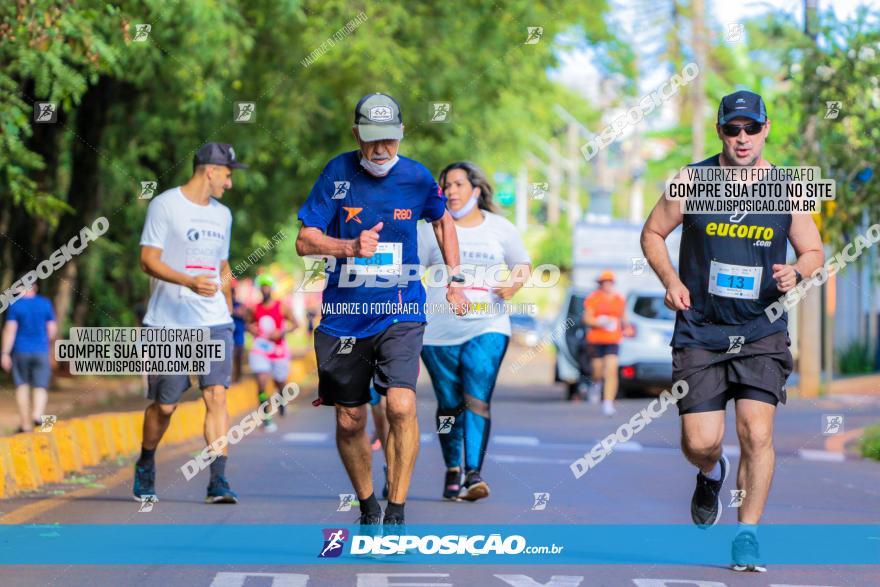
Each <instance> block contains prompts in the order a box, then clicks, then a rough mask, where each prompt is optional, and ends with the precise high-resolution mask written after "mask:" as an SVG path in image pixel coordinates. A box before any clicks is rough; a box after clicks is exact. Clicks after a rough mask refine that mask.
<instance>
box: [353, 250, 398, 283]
mask: <svg viewBox="0 0 880 587" xmlns="http://www.w3.org/2000/svg"><path fill="white" fill-rule="evenodd" d="M402 257H403V243H379V245H378V246H377V247H376V252H375V253H373V256H372V257H349V258H348V260H347V261H346V264H345V267H346V270H347V271H348V273H349V274H357V275H400V272H401V269H400V268H401V259H402Z"/></svg>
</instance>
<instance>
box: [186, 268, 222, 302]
mask: <svg viewBox="0 0 880 587" xmlns="http://www.w3.org/2000/svg"><path fill="white" fill-rule="evenodd" d="M187 287H189V288H190V289H191V290H193V291H194V292H195V293H197V294H199V295H200V296H205V297H206V298H210V297H211V296H213V295H214V294H216V293H217V290H218V289H219V286H218V285H217V282H216V281H214V276H213V275H211V274H210V273H205V274H203V275H196V276H194V277H193V278H192V279H190V282H189V285H188V286H187Z"/></svg>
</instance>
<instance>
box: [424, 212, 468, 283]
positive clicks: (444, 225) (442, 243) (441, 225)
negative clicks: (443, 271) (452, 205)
mask: <svg viewBox="0 0 880 587" xmlns="http://www.w3.org/2000/svg"><path fill="white" fill-rule="evenodd" d="M431 225H432V226H433V227H434V236H436V237H437V246H439V247H440V252H441V253H442V254H443V262H444V263H445V264H446V265H447V267H452V268H453V270H454V269H456V268H457V267H458V266H459V265H460V264H461V261H460V257H459V251H458V235H457V234H456V232H455V220H453V219H452V216H450V215H449V212H448V211H447V212H443V216H441V217H440V219H439V220H435V221H434V222H432V223H431Z"/></svg>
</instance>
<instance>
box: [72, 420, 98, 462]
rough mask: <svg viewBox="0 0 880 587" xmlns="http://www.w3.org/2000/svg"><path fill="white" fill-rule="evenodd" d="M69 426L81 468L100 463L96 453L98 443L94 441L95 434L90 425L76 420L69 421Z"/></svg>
mask: <svg viewBox="0 0 880 587" xmlns="http://www.w3.org/2000/svg"><path fill="white" fill-rule="evenodd" d="M70 425H71V426H73V434H74V438H75V439H76V446H77V449H78V450H79V456H80V460H81V461H82V464H83V466H84V467H93V466H95V465H97V464H98V463H100V462H101V456H100V454H99V453H98V443H97V442H96V441H95V432H94V430H93V429H92V425H91V423H90V422H86V421H85V420H84V419H81V418H76V419H74V420H71V422H70Z"/></svg>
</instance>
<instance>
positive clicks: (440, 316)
mask: <svg viewBox="0 0 880 587" xmlns="http://www.w3.org/2000/svg"><path fill="white" fill-rule="evenodd" d="M438 183H439V184H440V187H441V188H442V189H443V191H444V192H445V194H446V198H447V203H446V207H447V209H448V210H449V213H450V214H451V215H452V217H453V219H454V220H455V227H456V233H457V235H458V246H459V251H460V257H461V260H460V262H461V269H460V271H452V274H458V275H464V276H465V278H466V280H467V282H466V283H465V284H464V285H465V287H466V289H465V295H466V296H467V298H468V300H469V302H470V303H471V310H470V311H469V312H468V313H467V314H466V315H464V316H456V315H455V314H454V313H452V312H451V311H448V312H440V311H437V309H438V308H440V307H443V306H445V305H446V287H447V286H446V284H447V283H448V278H449V273H450V272H449V269H448V268H447V267H445V265H444V264H443V257H442V255H441V253H440V247H439V246H438V244H437V238H436V236H435V235H434V231H433V229H432V227H431V225H429V224H422V225H420V226H419V233H418V235H419V260H420V262H421V263H422V265H424V266H425V267H426V268H428V279H427V302H428V308H429V311H428V313H427V320H428V324H427V327H426V328H425V337H424V343H423V347H422V360H423V361H424V363H425V367H426V368H427V369H428V373H429V375H430V376H431V382H432V384H433V386H434V393H435V394H436V396H437V420H438V431H439V432H440V435H439V436H440V446H441V449H442V451H443V459H444V460H445V462H446V469H447V470H446V478H445V481H444V487H443V498H444V499H449V500H459V499H465V500H468V501H476V500H478V499H481V498H484V497H487V496H488V495H489V485H488V484H487V483H486V482H485V481H484V480H483V479H482V477H481V476H480V470H481V469H482V465H483V457H484V456H485V454H486V444H487V443H488V441H489V426H490V419H489V402H490V400H491V397H492V391H493V390H494V388H495V381H496V379H497V377H498V371H499V369H500V367H501V361H502V359H503V358H504V353H505V352H506V351H507V344H508V342H509V340H510V319H509V318H508V316H507V313H506V312H505V310H504V308H503V307H502V304H503V302H504V301H505V300H508V299H510V297H511V296H513V295H514V294H515V293H516V292H517V290H519V288H520V287H522V284H523V283H524V281H525V280H526V279H527V278H528V272H529V270H530V260H529V256H528V253H527V252H526V249H525V245H524V244H523V241H522V238H521V237H520V235H519V232H517V230H516V228H515V227H514V226H513V224H511V223H510V222H509V221H508V220H507V219H505V218H504V217H502V216H500V215H498V214H496V213H495V212H494V211H495V206H494V204H493V203H492V193H493V190H492V186H491V185H490V184H489V181H488V180H487V178H486V175H485V174H484V173H483V171H482V170H481V169H480V168H479V167H477V166H476V165H474V164H473V163H469V162H459V163H453V164H451V165H449V166H447V167H446V169H444V170H443V172H442V173H441V174H440V178H439V181H438ZM508 273H509V276H508V277H506V278H504V277H502V276H503V275H505V274H508ZM450 417H451V418H450ZM462 453H464V455H463V458H462ZM462 460H464V483H463V485H462V481H461V479H462Z"/></svg>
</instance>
